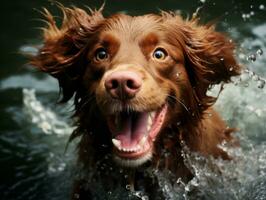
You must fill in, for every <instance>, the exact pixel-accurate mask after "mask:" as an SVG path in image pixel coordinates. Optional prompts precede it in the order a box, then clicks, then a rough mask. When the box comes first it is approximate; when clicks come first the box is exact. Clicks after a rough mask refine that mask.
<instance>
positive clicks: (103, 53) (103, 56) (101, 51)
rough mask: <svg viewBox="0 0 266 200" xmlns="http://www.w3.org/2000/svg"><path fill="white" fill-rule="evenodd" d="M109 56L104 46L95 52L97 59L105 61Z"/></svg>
mask: <svg viewBox="0 0 266 200" xmlns="http://www.w3.org/2000/svg"><path fill="white" fill-rule="evenodd" d="M107 58H108V53H107V51H106V50H105V49H104V48H99V49H97V50H96V52H95V59H96V60H97V61H103V60H105V59H107Z"/></svg>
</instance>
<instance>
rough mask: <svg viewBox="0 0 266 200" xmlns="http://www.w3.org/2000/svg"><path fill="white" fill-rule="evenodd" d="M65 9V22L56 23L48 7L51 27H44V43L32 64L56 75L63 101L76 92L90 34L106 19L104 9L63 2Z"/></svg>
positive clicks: (46, 15)
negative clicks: (91, 8) (82, 7)
mask: <svg viewBox="0 0 266 200" xmlns="http://www.w3.org/2000/svg"><path fill="white" fill-rule="evenodd" d="M59 7H60V9H61V10H62V13H63V19H62V24H61V26H60V27H58V26H57V25H56V22H55V20H54V18H53V16H52V15H51V14H50V12H49V11H47V10H46V9H44V12H43V15H44V16H45V19H46V20H45V21H46V23H47V27H46V28H43V40H44V42H43V46H42V47H41V48H40V50H39V52H38V54H37V55H36V56H33V57H32V58H31V64H32V65H34V66H36V67H37V68H38V69H39V70H41V71H44V72H47V73H49V74H51V75H52V76H54V77H56V78H57V79H58V81H59V86H60V89H61V92H62V99H61V102H66V101H67V100H69V99H70V98H71V97H72V96H73V94H74V93H75V91H76V89H77V87H78V82H79V78H80V75H81V74H82V71H83V68H84V65H85V64H84V62H85V59H84V56H83V54H84V50H85V49H86V48H87V43H88V40H89V38H90V37H91V36H92V35H93V34H94V33H95V31H96V30H97V27H98V26H99V24H100V23H101V21H102V20H103V19H104V17H103V16H102V9H103V8H100V9H99V10H95V11H92V10H90V13H89V14H88V13H87V12H86V11H84V10H82V9H79V8H75V7H73V8H66V7H63V6H59Z"/></svg>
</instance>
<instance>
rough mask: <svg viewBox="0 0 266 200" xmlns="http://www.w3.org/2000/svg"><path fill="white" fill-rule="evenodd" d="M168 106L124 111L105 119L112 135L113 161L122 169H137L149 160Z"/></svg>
mask: <svg viewBox="0 0 266 200" xmlns="http://www.w3.org/2000/svg"><path fill="white" fill-rule="evenodd" d="M166 113H167V104H164V105H162V106H161V107H159V108H158V109H156V110H153V111H141V112H139V111H134V110H130V111H128V110H125V111H123V110H122V111H120V112H116V113H113V114H110V115H108V116H107V122H108V127H109V130H110V132H111V133H112V143H113V158H114V160H115V162H116V163H118V164H119V165H122V166H124V167H138V166H140V165H142V164H144V163H145V162H147V161H148V160H150V159H151V158H152V154H153V146H154V144H153V143H154V141H155V140H156V138H157V136H158V134H159V133H160V131H161V128H162V125H163V122H164V119H165V116H166Z"/></svg>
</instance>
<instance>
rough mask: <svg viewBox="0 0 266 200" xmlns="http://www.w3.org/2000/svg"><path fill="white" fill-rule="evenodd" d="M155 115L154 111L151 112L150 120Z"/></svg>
mask: <svg viewBox="0 0 266 200" xmlns="http://www.w3.org/2000/svg"><path fill="white" fill-rule="evenodd" d="M155 113H156V112H155V111H153V112H151V118H152V119H154V117H155Z"/></svg>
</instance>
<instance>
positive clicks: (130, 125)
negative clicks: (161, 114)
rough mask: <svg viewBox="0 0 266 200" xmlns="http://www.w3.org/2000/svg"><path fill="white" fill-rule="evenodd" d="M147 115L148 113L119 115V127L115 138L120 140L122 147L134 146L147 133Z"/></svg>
mask: <svg viewBox="0 0 266 200" xmlns="http://www.w3.org/2000/svg"><path fill="white" fill-rule="evenodd" d="M148 116H149V115H148V113H136V114H134V116H133V115H132V114H122V115H121V118H122V119H121V129H120V131H119V133H118V134H116V137H115V138H116V139H118V140H120V141H121V146H122V148H134V147H135V145H137V144H138V142H139V141H140V140H141V139H142V137H143V136H144V134H146V133H147V123H148Z"/></svg>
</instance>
